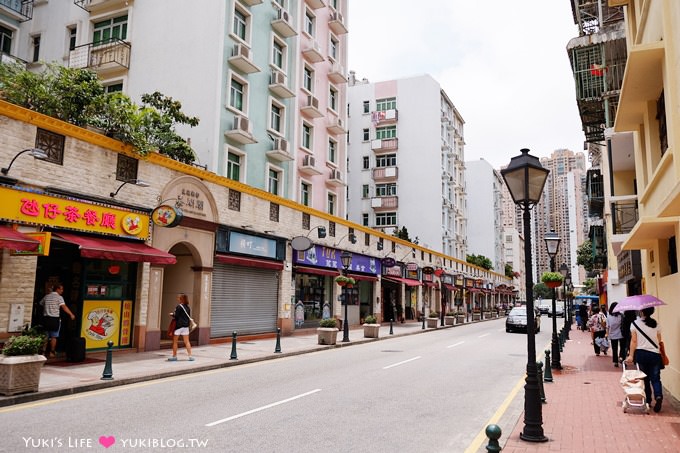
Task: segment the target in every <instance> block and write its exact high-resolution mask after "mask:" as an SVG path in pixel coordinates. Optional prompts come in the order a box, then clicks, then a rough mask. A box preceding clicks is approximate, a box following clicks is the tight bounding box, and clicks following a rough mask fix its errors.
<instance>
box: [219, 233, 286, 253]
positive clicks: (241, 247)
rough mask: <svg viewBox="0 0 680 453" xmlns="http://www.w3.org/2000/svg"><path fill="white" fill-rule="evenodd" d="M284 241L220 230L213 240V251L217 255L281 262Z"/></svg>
mask: <svg viewBox="0 0 680 453" xmlns="http://www.w3.org/2000/svg"><path fill="white" fill-rule="evenodd" d="M285 247H286V242H285V240H284V239H279V238H272V237H265V236H263V235H256V234H248V233H244V232H240V231H234V230H228V229H222V228H220V229H219V230H218V231H217V236H216V238H215V249H216V251H217V252H218V253H219V252H221V253H238V254H240V255H249V256H258V257H263V258H271V259H275V260H283V259H285V256H286V254H285V253H286V248H285Z"/></svg>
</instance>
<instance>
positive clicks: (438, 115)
mask: <svg viewBox="0 0 680 453" xmlns="http://www.w3.org/2000/svg"><path fill="white" fill-rule="evenodd" d="M347 98H348V105H349V112H348V120H349V121H348V124H349V128H348V129H349V137H348V142H349V144H348V154H349V156H350V157H349V168H348V171H349V178H348V217H349V219H350V220H353V221H355V222H357V223H360V224H362V225H365V226H369V227H371V228H377V229H380V230H383V231H385V232H387V233H392V232H394V230H395V229H397V228H400V229H401V228H403V227H406V229H407V230H408V233H409V236H410V238H411V239H412V240H415V239H416V238H417V239H418V242H419V243H420V244H424V245H425V244H426V245H427V246H429V247H431V248H432V249H435V250H440V251H442V252H443V253H445V254H448V255H450V256H453V257H455V258H458V259H461V260H463V261H464V260H465V256H466V230H467V227H466V200H465V166H464V145H465V140H464V136H463V125H464V121H463V118H462V116H461V115H460V113H459V112H458V110H457V109H456V107H455V106H454V104H453V103H452V102H451V100H450V99H449V97H448V96H447V95H446V93H445V92H444V91H443V90H442V88H441V87H440V85H439V83H438V82H437V81H436V80H434V79H433V78H432V77H431V76H429V75H422V76H417V77H410V78H404V79H397V80H388V81H383V82H376V83H371V82H369V81H368V80H366V79H364V80H358V79H357V78H356V76H355V75H354V74H353V73H350V78H349V87H348V90H347Z"/></svg>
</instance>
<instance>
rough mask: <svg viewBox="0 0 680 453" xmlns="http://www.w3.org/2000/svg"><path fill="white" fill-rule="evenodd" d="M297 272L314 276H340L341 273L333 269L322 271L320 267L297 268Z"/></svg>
mask: <svg viewBox="0 0 680 453" xmlns="http://www.w3.org/2000/svg"><path fill="white" fill-rule="evenodd" d="M295 272H299V273H302V274H314V275H334V276H338V275H340V271H338V270H332V269H321V268H318V267H305V266H295Z"/></svg>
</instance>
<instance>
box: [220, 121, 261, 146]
mask: <svg viewBox="0 0 680 453" xmlns="http://www.w3.org/2000/svg"><path fill="white" fill-rule="evenodd" d="M251 130H252V128H251V125H250V120H249V119H248V118H246V117H245V116H235V117H234V124H233V126H232V128H231V130H228V131H225V132H224V136H225V137H226V138H228V139H231V140H233V141H235V142H237V143H240V144H242V145H250V144H253V143H257V140H255V137H254V136H253V133H252V132H251Z"/></svg>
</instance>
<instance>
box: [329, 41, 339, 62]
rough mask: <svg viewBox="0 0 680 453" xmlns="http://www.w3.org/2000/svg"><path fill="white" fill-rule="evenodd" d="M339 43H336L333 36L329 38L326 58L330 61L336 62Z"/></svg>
mask: <svg viewBox="0 0 680 453" xmlns="http://www.w3.org/2000/svg"><path fill="white" fill-rule="evenodd" d="M339 45H340V43H339V42H338V39H337V38H336V37H334V36H331V43H330V45H329V46H328V56H329V57H330V58H331V59H332V60H337V59H338V46H339Z"/></svg>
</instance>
